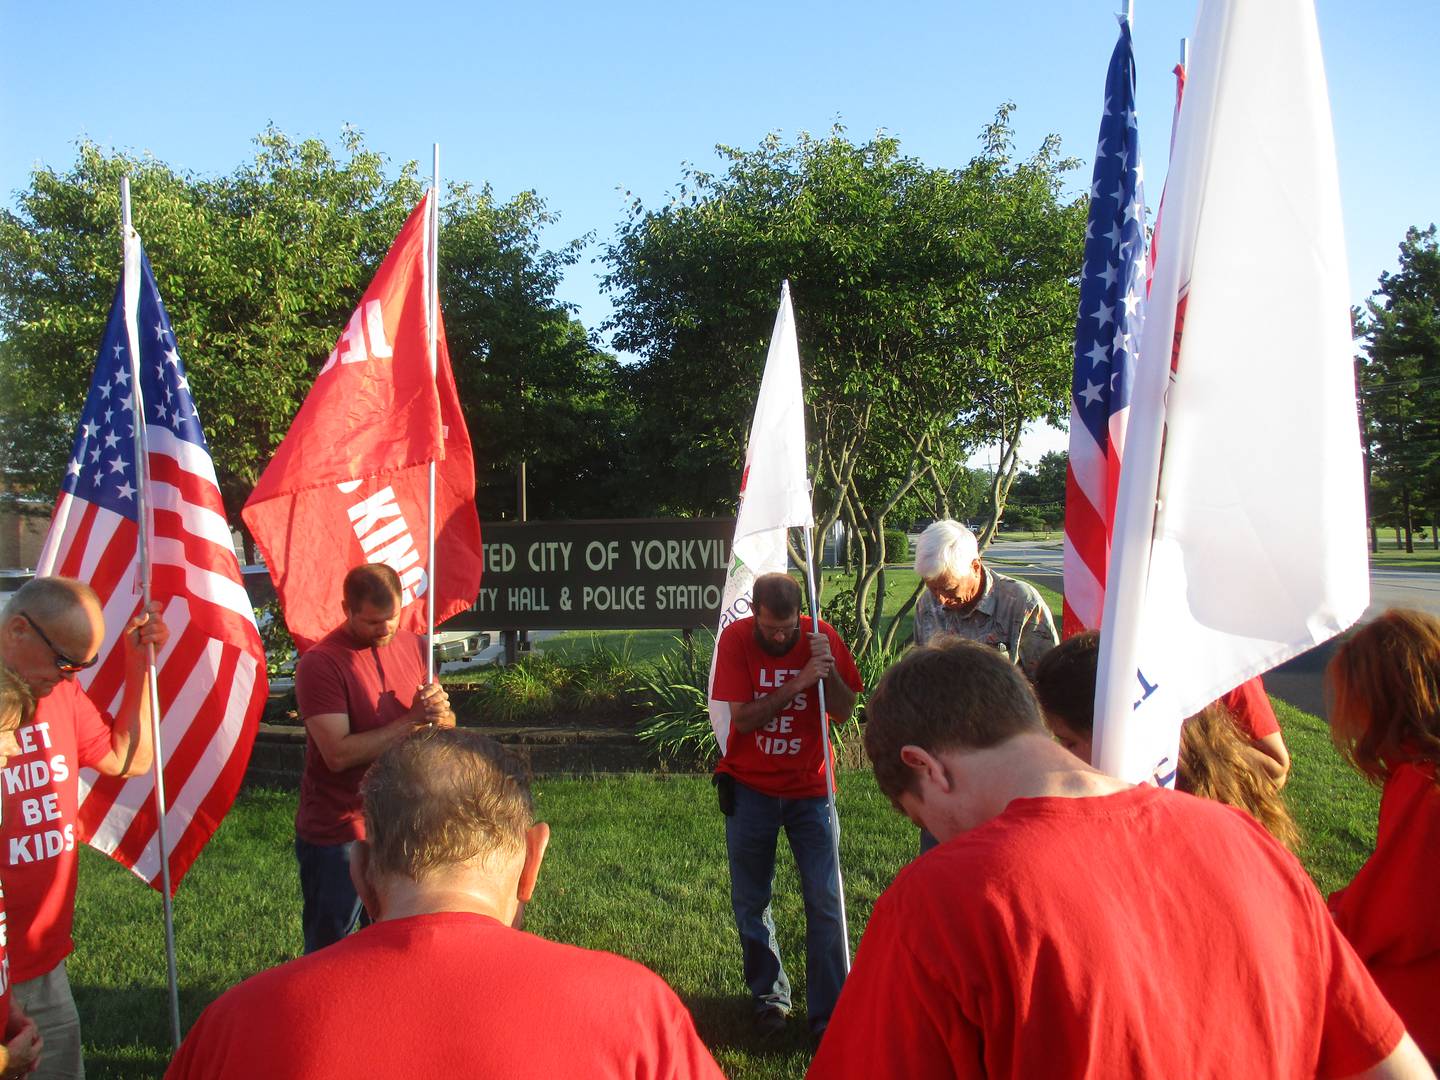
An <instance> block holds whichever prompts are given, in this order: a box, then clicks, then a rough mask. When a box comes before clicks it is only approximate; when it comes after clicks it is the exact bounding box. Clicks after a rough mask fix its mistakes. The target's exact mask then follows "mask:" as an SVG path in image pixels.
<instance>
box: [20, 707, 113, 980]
mask: <svg viewBox="0 0 1440 1080" xmlns="http://www.w3.org/2000/svg"><path fill="white" fill-rule="evenodd" d="M15 738H16V740H17V741H18V742H19V743H20V752H19V753H18V754H15V755H14V756H12V757H11V758H10V760H9V761H8V762H7V763H6V765H5V768H4V769H3V770H0V774H3V783H4V785H5V793H4V802H3V804H0V844H3V845H4V848H5V854H4V861H3V862H0V876H3V877H4V880H5V898H6V905H5V906H6V912H7V921H8V926H9V929H10V930H11V931H12V933H11V935H10V938H9V954H10V978H11V980H12V981H13V982H17V983H20V982H26V981H27V980H29V979H33V978H35V977H36V976H39V975H44V974H45V973H46V972H47V971H50V970H51V969H52V968H54V967H55V965H57V964H58V963H60V961H61V960H64V959H65V957H67V956H69V955H70V953H71V951H72V950H73V949H74V948H75V942H74V940H73V939H72V938H71V937H70V928H71V924H72V923H73V921H74V918H75V883H76V880H77V877H78V875H79V869H80V863H79V854H78V853H77V852H76V850H75V845H76V843H77V842H78V841H79V836H78V833H77V829H76V823H75V818H76V812H77V809H78V806H79V801H80V781H79V770H80V768H81V767H82V766H87V767H92V768H93V767H94V766H95V765H96V764H98V763H99V762H100V761H101V760H102V759H103V758H104V757H105V756H106V755H107V754H109V753H110V724H109V722H107V721H106V719H105V718H104V717H103V716H101V715H100V711H99V710H98V709H96V708H95V706H94V705H93V704H91V702H90V699H89V698H88V697H86V696H85V692H84V691H83V690H81V689H80V687H79V686H78V685H77V684H75V683H74V682H72V681H70V680H63V681H61V682H59V683H57V684H56V685H55V688H54V689H53V690H51V691H50V693H48V694H46V695H45V696H44V697H42V698H41V699H40V700H39V701H37V702H36V703H35V715H34V718H33V719H32V720H31V721H30V723H28V724H26V725H25V726H24V727H22V728H20V729H19V730H18V731H16V732H15Z"/></svg>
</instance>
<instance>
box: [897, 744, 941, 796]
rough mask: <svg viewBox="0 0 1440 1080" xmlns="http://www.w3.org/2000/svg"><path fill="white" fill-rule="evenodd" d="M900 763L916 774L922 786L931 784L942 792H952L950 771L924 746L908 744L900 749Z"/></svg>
mask: <svg viewBox="0 0 1440 1080" xmlns="http://www.w3.org/2000/svg"><path fill="white" fill-rule="evenodd" d="M900 762H901V764H903V765H904V766H905V767H906V768H908V769H909V770H910V771H911V772H913V773H914V774H915V779H916V780H917V781H919V782H920V783H921V784H924V783H925V782H927V781H928V782H929V783H930V784H932V785H934V786H935V787H937V788H939V789H940V790H941V791H942V792H947V793H948V792H949V790H950V770H948V769H947V768H945V766H944V764H943V763H941V761H940V759H939V758H937V757H936V756H935V755H934V754H932V753H930V751H928V750H926V749H925V748H924V747H923V746H914V745H911V744H906V745H905V746H902V747H901V748H900Z"/></svg>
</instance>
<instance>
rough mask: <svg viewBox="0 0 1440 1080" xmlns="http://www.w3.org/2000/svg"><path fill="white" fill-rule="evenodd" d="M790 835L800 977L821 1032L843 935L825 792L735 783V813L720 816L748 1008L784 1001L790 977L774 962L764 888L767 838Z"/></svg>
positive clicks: (769, 857)
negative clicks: (775, 792) (793, 795)
mask: <svg viewBox="0 0 1440 1080" xmlns="http://www.w3.org/2000/svg"><path fill="white" fill-rule="evenodd" d="M782 828H783V829H784V830H785V835H786V837H787V839H788V840H789V841H790V850H791V852H793V853H794V855H795V867H796V869H797V870H799V872H800V889H801V892H802V894H803V895H804V898H805V982H806V987H807V989H806V995H805V997H806V1001H807V1003H808V1013H809V1019H810V1030H811V1031H813V1032H816V1033H819V1032H820V1031H823V1030H824V1029H825V1025H826V1024H828V1023H829V1022H830V1014H831V1013H832V1012H834V1011H835V1000H836V998H838V997H839V996H840V987H841V984H843V983H844V981H845V956H844V949H845V947H846V942H845V939H844V933H843V930H842V928H841V923H840V892H839V890H838V889H837V888H836V882H835V877H836V874H835V849H834V847H833V846H832V844H831V840H830V810H829V806H828V804H827V801H826V799H825V798H824V797H823V796H821V797H819V798H814V799H780V798H775V797H773V796H770V795H762V794H760V792H758V791H756V790H754V789H753V788H748V787H746V786H745V785H744V784H741V783H738V782H737V783H736V784H735V813H734V814H732V815H731V816H729V817H727V818H726V819H725V848H726V851H727V852H728V854H729V856H730V904H731V906H732V907H733V908H734V910H735V926H736V929H738V930H739V931H740V954H741V958H742V962H743V965H744V972H745V985H746V986H748V987H749V988H750V994H751V996H752V997H753V998H754V1001H755V1008H756V1010H757V1011H758V1010H760V1009H763V1008H765V1007H766V1006H768V1005H779V1006H781V1007H782V1008H784V1009H789V1008H790V980H789V979H788V978H786V976H785V968H784V966H783V965H782V964H781V962H780V949H779V946H778V945H777V944H776V941H775V920H774V919H773V918H772V917H771V915H770V894H771V891H772V889H773V888H774V884H775V842H776V839H777V838H778V837H779V835H780V830H781V829H782Z"/></svg>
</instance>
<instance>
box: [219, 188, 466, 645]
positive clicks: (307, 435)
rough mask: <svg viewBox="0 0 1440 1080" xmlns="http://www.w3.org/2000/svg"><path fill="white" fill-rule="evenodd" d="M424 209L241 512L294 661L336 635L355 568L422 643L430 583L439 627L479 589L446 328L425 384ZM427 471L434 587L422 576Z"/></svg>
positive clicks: (403, 233)
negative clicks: (397, 591)
mask: <svg viewBox="0 0 1440 1080" xmlns="http://www.w3.org/2000/svg"><path fill="white" fill-rule="evenodd" d="M431 200H432V195H431V194H429V193H427V194H426V196H425V198H423V199H422V200H421V201H420V204H419V205H418V206H417V207H415V210H414V211H413V212H412V213H411V215H410V218H409V220H408V221H406V222H405V227H404V228H403V229H401V230H400V235H399V236H397V237H396V238H395V243H394V245H393V246H392V247H391V248H390V253H389V254H388V255H386V256H385V261H384V262H383V263H381V264H380V269H379V270H378V271H377V272H376V274H375V279H374V280H373V281H372V282H371V283H370V287H369V288H368V289H366V290H365V295H364V296H363V297H362V298H361V300H360V306H359V307H357V308H356V309H355V313H354V314H353V315H351V316H350V322H349V324H348V326H347V327H346V329H345V332H344V333H343V334H341V335H340V340H339V342H338V343H337V344H336V346H335V349H334V351H332V352H331V354H330V357H329V359H328V360H326V362H325V365H324V367H322V368H321V369H320V374H319V375H318V376H317V377H316V379H315V385H314V386H313V387H312V388H311V390H310V394H309V396H308V397H306V399H305V402H304V404H302V405H301V406H300V411H299V412H298V413H297V414H296V416H295V419H294V421H293V422H292V423H291V425H290V431H289V432H288V433H287V434H286V436H285V440H284V441H283V442H282V443H281V444H280V446H279V447H278V448H277V449H276V451H275V456H274V457H273V458H271V460H270V464H269V466H268V467H267V468H266V469H265V472H264V474H263V475H262V476H261V477H260V481H259V483H257V484H256V485H255V490H254V491H253V492H252V493H251V495H250V499H249V501H248V502H246V504H245V509H244V511H243V512H242V516H243V517H244V519H245V523H246V524H247V525H249V526H250V531H251V532H252V533H253V534H254V535H255V540H256V542H257V543H259V545H260V549H261V550H262V551H263V552H264V553H265V561H266V564H267V565H268V566H269V569H270V579H271V581H273V582H274V584H275V591H276V593H277V594H278V595H279V597H280V604H281V607H282V608H283V610H284V612H285V622H286V624H287V625H288V626H289V628H290V633H291V634H292V635H293V636H294V638H295V642H296V644H297V645H298V646H299V647H300V648H301V649H302V650H303V649H306V648H308V647H309V646H310V645H311V644H313V643H314V642H315V641H317V640H319V639H320V638H321V637H323V636H324V635H325V634H326V633H328V632H329V631H330V630H332V629H333V628H334V627H335V626H336V625H337V624H338V623H339V621H340V619H341V612H340V600H341V592H340V585H341V581H342V579H343V578H344V576H345V571H346V570H348V569H349V568H350V567H352V566H359V565H361V564H362V563H369V562H379V563H385V564H387V565H388V566H391V567H393V568H394V570H395V571H396V573H398V574H399V575H400V582H401V585H402V586H403V588H404V593H403V596H402V616H401V626H403V627H405V628H407V629H410V630H414V631H417V632H419V633H424V631H425V629H426V622H425V600H424V597H425V593H426V591H427V590H428V589H429V588H430V587H431V586H432V584H433V585H434V587H435V588H436V589H437V590H438V591H437V592H436V594H435V597H436V599H435V621H436V622H437V623H438V622H441V621H443V620H444V619H447V618H449V617H450V616H451V615H454V614H456V613H458V612H460V611H463V610H465V609H466V608H467V607H469V606H470V605H471V604H472V603H473V602H474V599H475V594H476V591H477V590H478V589H479V586H480V521H479V518H478V517H477V516H476V513H475V462H474V457H473V455H472V453H471V450H470V435H469V433H468V432H467V431H466V430H465V420H464V418H463V416H462V415H461V413H460V401H459V398H458V396H457V395H456V392H455V379H454V377H453V375H452V374H451V371H450V353H449V349H448V348H447V346H446V342H445V328H444V324H443V322H442V323H441V324H440V325H439V326H437V333H436V338H437V343H436V370H435V377H434V379H433V380H432V378H431V375H430V363H429V359H428V347H427V340H426V338H427V330H428V305H427V304H426V289H427V285H428V277H429V275H428V270H427V268H428V266H429V257H428V256H429V251H428V243H429V240H428V238H429V229H428V227H427V226H428V220H427V217H428V215H429V213H430V212H431ZM431 461H435V462H436V463H437V465H436V470H435V472H436V476H435V552H436V555H435V557H436V561H437V562H438V564H439V576H438V580H437V581H434V582H432V579H431V571H430V568H429V567H428V566H426V565H425V549H426V517H427V505H426V504H427V488H428V471H429V470H428V464H429V462H431Z"/></svg>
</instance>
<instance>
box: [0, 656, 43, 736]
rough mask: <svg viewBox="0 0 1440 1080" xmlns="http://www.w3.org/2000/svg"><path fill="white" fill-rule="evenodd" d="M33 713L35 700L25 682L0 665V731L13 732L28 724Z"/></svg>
mask: <svg viewBox="0 0 1440 1080" xmlns="http://www.w3.org/2000/svg"><path fill="white" fill-rule="evenodd" d="M34 711H35V698H34V697H33V696H31V694H30V688H29V687H28V686H26V685H25V681H24V680H23V679H21V678H20V676H19V675H16V674H15V673H14V672H13V671H11V670H10V669H9V668H7V667H5V666H3V665H0V731H14V730H15V729H16V728H18V727H20V726H21V725H22V724H27V723H29V722H30V716H31V714H32V713H34Z"/></svg>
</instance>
